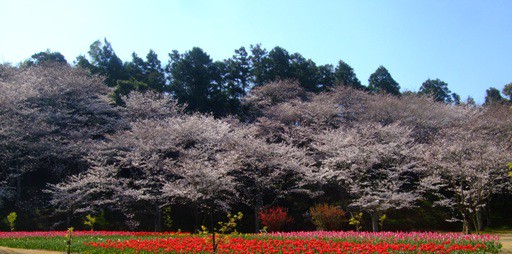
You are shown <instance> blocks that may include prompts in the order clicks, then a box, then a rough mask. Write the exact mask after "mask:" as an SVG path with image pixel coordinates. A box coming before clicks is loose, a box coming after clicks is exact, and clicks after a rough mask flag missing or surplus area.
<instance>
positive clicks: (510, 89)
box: [501, 83, 512, 100]
mask: <svg viewBox="0 0 512 254" xmlns="http://www.w3.org/2000/svg"><path fill="white" fill-rule="evenodd" d="M501 91H502V92H503V94H504V95H506V96H507V97H508V99H509V100H512V83H508V84H506V85H505V87H503V90H501Z"/></svg>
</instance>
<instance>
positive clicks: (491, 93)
mask: <svg viewBox="0 0 512 254" xmlns="http://www.w3.org/2000/svg"><path fill="white" fill-rule="evenodd" d="M485 93H486V95H485V102H484V105H492V104H494V103H501V102H503V101H504V99H503V97H502V96H501V93H500V90H498V89H496V88H494V87H490V88H489V89H487V90H485Z"/></svg>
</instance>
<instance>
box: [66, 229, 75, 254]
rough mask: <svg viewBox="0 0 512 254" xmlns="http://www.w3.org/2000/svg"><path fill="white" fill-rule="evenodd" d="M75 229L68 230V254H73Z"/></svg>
mask: <svg viewBox="0 0 512 254" xmlns="http://www.w3.org/2000/svg"><path fill="white" fill-rule="evenodd" d="M73 229H74V228H72V227H71V228H68V233H67V234H66V244H67V254H70V253H71V244H72V242H73Z"/></svg>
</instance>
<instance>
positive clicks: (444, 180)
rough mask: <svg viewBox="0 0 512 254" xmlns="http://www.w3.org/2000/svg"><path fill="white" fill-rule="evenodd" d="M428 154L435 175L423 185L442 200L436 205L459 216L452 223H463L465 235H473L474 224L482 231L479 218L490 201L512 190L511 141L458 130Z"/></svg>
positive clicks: (467, 130)
mask: <svg viewBox="0 0 512 254" xmlns="http://www.w3.org/2000/svg"><path fill="white" fill-rule="evenodd" d="M426 155H427V156H426V159H427V163H428V164H429V165H430V166H431V175H429V176H428V177H426V178H424V179H423V184H422V185H423V186H424V187H425V188H426V189H427V190H432V193H433V194H435V195H436V196H437V197H438V200H437V201H436V202H435V204H437V205H440V206H444V207H449V208H451V209H452V210H454V211H456V212H457V213H458V215H459V216H457V217H455V218H452V219H450V220H452V221H453V220H462V222H463V232H464V233H469V232H470V223H472V224H473V226H474V229H475V230H476V231H477V232H478V231H479V230H480V229H482V228H483V225H482V221H481V220H480V218H479V215H480V213H481V212H482V210H483V209H484V208H485V207H486V205H487V204H488V203H489V202H488V201H489V200H490V199H491V197H492V196H493V195H494V194H497V193H501V192H502V191H504V190H506V189H507V188H510V179H509V178H508V167H507V162H508V161H510V159H511V158H512V154H511V152H510V150H509V144H508V142H503V141H499V140H494V139H492V138H491V137H489V136H487V135H482V133H479V132H475V131H474V130H473V131H472V130H471V128H465V129H462V128H460V129H459V128H457V129H454V130H451V131H450V132H449V134H448V133H447V134H445V135H444V136H443V137H442V138H438V139H436V141H435V142H433V143H432V144H431V145H430V146H429V151H428V152H427V153H426Z"/></svg>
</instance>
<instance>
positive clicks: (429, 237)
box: [0, 231, 501, 253]
mask: <svg viewBox="0 0 512 254" xmlns="http://www.w3.org/2000/svg"><path fill="white" fill-rule="evenodd" d="M66 234H67V231H49V232H0V239H1V238H23V237H47V238H51V237H64V236H66ZM73 235H74V236H131V237H134V238H135V237H136V238H137V239H126V238H125V240H121V239H119V240H106V241H104V240H93V239H88V240H86V241H93V242H87V243H85V245H86V246H88V247H87V248H94V249H97V250H98V251H100V250H105V251H107V252H109V253H110V252H128V253H133V252H135V253H211V252H212V248H213V247H212V242H211V237H209V236H205V235H191V234H189V233H181V232H180V233H176V232H164V233H156V232H129V231H75V232H73ZM219 239H220V240H219ZM217 241H219V242H218V249H217V252H218V253H474V252H477V253H485V252H491V253H497V252H499V251H500V248H501V244H500V242H499V237H498V236H493V235H464V234H460V233H433V232H379V233H371V232H353V231H348V232H345V231H339V232H332V231H314V232H288V233H265V234H247V235H219V236H218V237H217ZM100 252H102V251H100Z"/></svg>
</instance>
